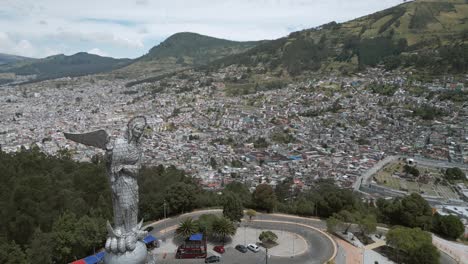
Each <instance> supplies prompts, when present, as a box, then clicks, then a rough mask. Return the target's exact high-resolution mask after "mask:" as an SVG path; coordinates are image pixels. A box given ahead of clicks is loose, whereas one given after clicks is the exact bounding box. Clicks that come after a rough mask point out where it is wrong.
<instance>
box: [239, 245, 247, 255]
mask: <svg viewBox="0 0 468 264" xmlns="http://www.w3.org/2000/svg"><path fill="white" fill-rule="evenodd" d="M236 249H237V250H239V251H240V252H242V253H247V247H245V246H244V245H237V246H236Z"/></svg>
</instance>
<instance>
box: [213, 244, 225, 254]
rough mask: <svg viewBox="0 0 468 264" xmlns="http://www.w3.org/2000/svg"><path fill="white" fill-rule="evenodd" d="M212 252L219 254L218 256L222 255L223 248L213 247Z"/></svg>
mask: <svg viewBox="0 0 468 264" xmlns="http://www.w3.org/2000/svg"><path fill="white" fill-rule="evenodd" d="M213 250H214V251H216V252H218V253H220V254H223V253H224V246H214V248H213Z"/></svg>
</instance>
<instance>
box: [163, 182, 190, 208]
mask: <svg viewBox="0 0 468 264" xmlns="http://www.w3.org/2000/svg"><path fill="white" fill-rule="evenodd" d="M196 191H197V190H196V187H195V186H193V185H191V184H187V183H183V182H179V183H175V184H173V185H170V186H168V187H167V188H166V194H165V196H164V197H165V199H166V201H167V204H168V206H169V209H170V210H171V212H173V213H180V212H181V213H184V212H189V211H190V210H192V209H193V208H194V207H195V194H196Z"/></svg>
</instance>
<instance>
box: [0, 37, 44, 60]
mask: <svg viewBox="0 0 468 264" xmlns="http://www.w3.org/2000/svg"><path fill="white" fill-rule="evenodd" d="M0 51H1V52H2V53H7V54H15V55H23V56H27V57H35V56H37V50H36V48H35V47H34V46H33V45H32V44H31V42H29V41H28V40H26V39H20V40H15V39H13V38H12V37H10V35H9V34H7V33H5V32H0Z"/></svg>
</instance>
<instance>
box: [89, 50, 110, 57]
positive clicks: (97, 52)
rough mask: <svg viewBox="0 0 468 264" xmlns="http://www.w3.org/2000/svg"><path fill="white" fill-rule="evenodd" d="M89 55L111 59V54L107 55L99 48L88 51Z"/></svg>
mask: <svg viewBox="0 0 468 264" xmlns="http://www.w3.org/2000/svg"><path fill="white" fill-rule="evenodd" d="M88 53H89V54H95V55H99V56H102V57H109V54H107V53H105V52H104V51H102V50H100V49H99V48H94V49H91V50H89V51H88Z"/></svg>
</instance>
